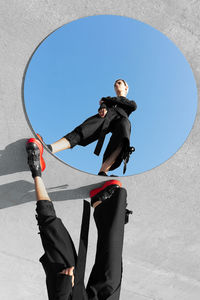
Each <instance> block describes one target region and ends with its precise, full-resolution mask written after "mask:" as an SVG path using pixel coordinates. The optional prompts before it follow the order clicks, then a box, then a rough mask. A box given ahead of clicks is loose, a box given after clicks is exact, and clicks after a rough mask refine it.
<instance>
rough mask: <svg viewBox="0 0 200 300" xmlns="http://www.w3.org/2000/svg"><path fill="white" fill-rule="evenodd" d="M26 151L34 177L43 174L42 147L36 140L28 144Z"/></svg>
mask: <svg viewBox="0 0 200 300" xmlns="http://www.w3.org/2000/svg"><path fill="white" fill-rule="evenodd" d="M26 152H27V154H28V165H29V168H30V170H31V173H32V177H33V178H35V177H36V176H40V177H41V174H42V171H41V166H40V149H39V147H38V146H37V145H36V143H34V142H29V141H28V143H27V144H26Z"/></svg>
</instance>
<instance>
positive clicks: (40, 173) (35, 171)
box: [31, 168, 42, 179]
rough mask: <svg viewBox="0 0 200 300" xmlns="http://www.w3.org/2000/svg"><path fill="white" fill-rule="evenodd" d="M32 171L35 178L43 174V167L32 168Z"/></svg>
mask: <svg viewBox="0 0 200 300" xmlns="http://www.w3.org/2000/svg"><path fill="white" fill-rule="evenodd" d="M31 173H32V177H33V179H34V178H35V177H36V176H39V177H41V176H42V172H41V168H40V169H39V170H36V169H33V170H31Z"/></svg>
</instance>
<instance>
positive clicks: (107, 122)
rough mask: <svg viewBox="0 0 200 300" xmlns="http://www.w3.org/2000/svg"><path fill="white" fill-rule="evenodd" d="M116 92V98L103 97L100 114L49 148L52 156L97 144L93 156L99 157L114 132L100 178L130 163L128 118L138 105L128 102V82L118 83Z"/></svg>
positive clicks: (129, 127) (120, 81) (129, 126)
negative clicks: (109, 136)
mask: <svg viewBox="0 0 200 300" xmlns="http://www.w3.org/2000/svg"><path fill="white" fill-rule="evenodd" d="M114 89H115V92H116V96H117V97H103V98H102V99H101V100H100V107H99V109H98V114H96V115H94V116H92V117H90V118H88V119H87V120H85V121H84V122H83V123H82V124H81V125H79V126H78V127H76V128H75V129H74V130H73V131H72V132H70V133H68V134H66V135H65V136H64V137H63V138H61V139H60V140H58V141H56V142H54V143H52V144H50V145H47V147H48V148H49V149H50V150H51V151H52V153H56V152H59V151H62V150H65V149H69V148H73V147H75V146H76V145H81V146H87V145H88V144H90V143H92V142H94V141H96V140H98V142H97V145H96V148H95V151H94V153H95V154H96V155H99V153H100V151H101V148H102V145H103V142H104V139H105V136H106V134H107V133H109V132H111V133H112V135H111V138H110V141H109V143H108V146H107V148H106V150H105V153H104V155H103V162H102V166H101V168H100V171H99V173H98V175H102V176H107V172H108V171H110V170H114V169H116V168H118V167H119V166H120V165H121V163H122V161H123V160H124V162H125V163H126V162H128V159H129V156H130V154H131V150H130V149H132V148H131V147H130V133H131V123H130V121H129V119H128V117H129V115H130V114H131V113H132V112H133V111H135V110H136V108H137V105H136V103H135V101H130V100H128V99H127V98H126V95H127V93H128V84H127V83H126V81H125V80H123V79H117V80H116V81H115V83H114ZM124 173H125V169H124Z"/></svg>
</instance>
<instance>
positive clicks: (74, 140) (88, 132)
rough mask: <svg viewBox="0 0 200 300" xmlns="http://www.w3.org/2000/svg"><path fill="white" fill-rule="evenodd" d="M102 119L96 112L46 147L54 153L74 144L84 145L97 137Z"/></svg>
mask: <svg viewBox="0 0 200 300" xmlns="http://www.w3.org/2000/svg"><path fill="white" fill-rule="evenodd" d="M103 121H104V120H103V119H102V118H101V117H100V116H99V115H98V114H97V115H94V116H92V117H90V118H88V119H87V120H85V121H84V122H83V123H82V124H80V125H79V126H77V127H76V128H75V129H74V130H73V131H71V132H70V133H68V134H66V135H65V136H64V137H62V138H61V139H59V140H58V141H56V142H54V143H52V144H49V145H47V147H48V148H49V149H50V151H51V152H52V153H56V152H59V151H62V150H66V149H70V148H73V147H75V146H76V145H81V146H86V145H88V144H90V143H92V142H93V141H95V140H96V139H97V138H98V135H99V132H100V128H101V125H102V123H103Z"/></svg>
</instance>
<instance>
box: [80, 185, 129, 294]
mask: <svg viewBox="0 0 200 300" xmlns="http://www.w3.org/2000/svg"><path fill="white" fill-rule="evenodd" d="M126 196H127V193H126V190H125V189H124V188H117V189H116V191H115V193H114V194H113V195H112V196H111V197H110V198H109V199H107V200H106V201H103V202H102V203H100V204H99V205H98V206H97V207H96V208H95V210H94V219H95V223H96V226H97V231H98V240H97V250H96V257H95V263H94V266H93V269H92V272H91V274H90V277H89V281H88V285H87V289H86V290H87V293H88V298H89V299H90V300H99V299H101V300H106V299H108V298H109V297H110V298H109V299H112V300H118V299H119V296H120V288H121V278H122V249H123V239H124V224H125V209H126Z"/></svg>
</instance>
